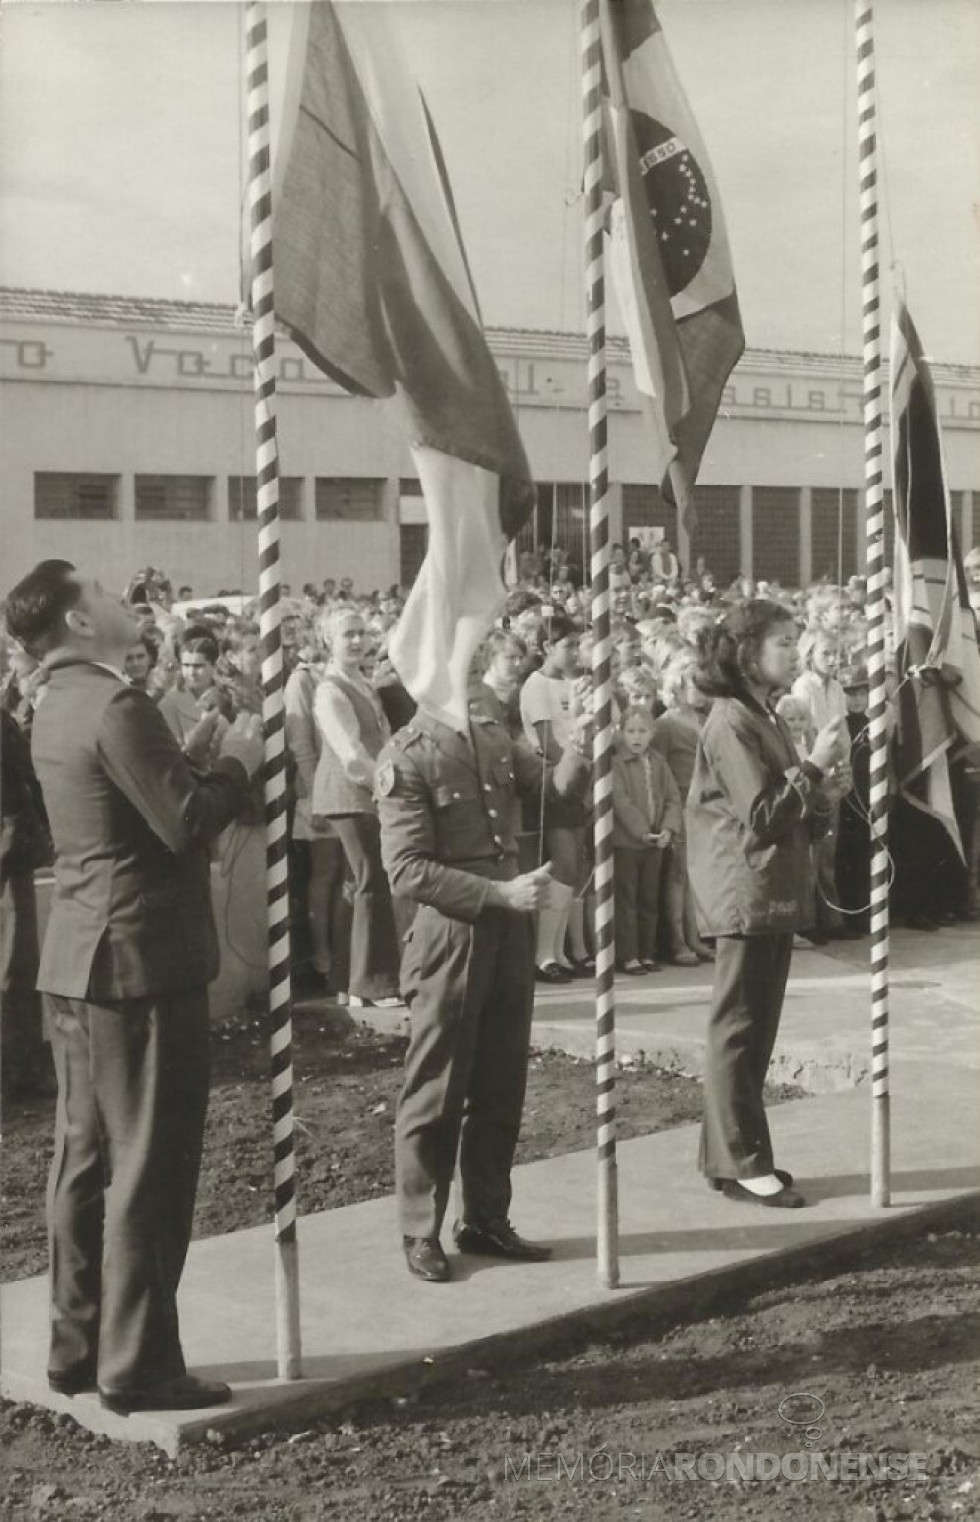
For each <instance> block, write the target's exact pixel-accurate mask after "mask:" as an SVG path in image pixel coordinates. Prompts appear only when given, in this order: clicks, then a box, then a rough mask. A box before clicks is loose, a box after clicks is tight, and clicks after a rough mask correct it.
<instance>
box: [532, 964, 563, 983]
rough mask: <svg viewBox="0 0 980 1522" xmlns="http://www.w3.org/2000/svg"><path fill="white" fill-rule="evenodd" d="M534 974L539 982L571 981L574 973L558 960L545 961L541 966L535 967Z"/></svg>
mask: <svg viewBox="0 0 980 1522" xmlns="http://www.w3.org/2000/svg"><path fill="white" fill-rule="evenodd" d="M534 976H535V977H536V978H537V980H538V982H539V983H570V982H571V981H572V974H571V973H570V972H566V971H565V969H564V967H560V966H559V964H558V963H557V962H545V963H543V965H542V966H541V967H536V968H535V969H534Z"/></svg>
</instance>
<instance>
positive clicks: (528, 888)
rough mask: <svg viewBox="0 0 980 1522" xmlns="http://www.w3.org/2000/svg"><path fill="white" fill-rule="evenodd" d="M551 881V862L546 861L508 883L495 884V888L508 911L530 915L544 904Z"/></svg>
mask: <svg viewBox="0 0 980 1522" xmlns="http://www.w3.org/2000/svg"><path fill="white" fill-rule="evenodd" d="M553 881H554V879H553V878H552V876H551V862H550V861H546V862H545V864H544V866H543V867H538V868H537V870H536V871H534V872H523V873H522V874H521V876H520V877H515V878H514V879H513V880H512V881H511V882H509V883H497V884H496V888H497V891H498V892H499V893H500V894H501V896H502V897H503V899H504V902H505V904H506V906H507V908H508V909H513V910H515V911H516V912H517V913H518V914H531V913H532V912H533V911H534V910H535V909H540V908H541V906H542V905H543V904H544V903H545V901H546V899H547V897H548V890H549V888H550V887H551V884H552V882H553Z"/></svg>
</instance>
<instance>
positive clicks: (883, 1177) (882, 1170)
mask: <svg viewBox="0 0 980 1522" xmlns="http://www.w3.org/2000/svg"><path fill="white" fill-rule="evenodd" d="M890 1157H891V1095H890V1094H878V1095H875V1097H874V1098H873V1099H872V1101H871V1204H872V1207H873V1209H875V1210H887V1208H888V1206H889V1205H890V1204H891V1202H892V1195H891V1170H890V1168H889V1158H890Z"/></svg>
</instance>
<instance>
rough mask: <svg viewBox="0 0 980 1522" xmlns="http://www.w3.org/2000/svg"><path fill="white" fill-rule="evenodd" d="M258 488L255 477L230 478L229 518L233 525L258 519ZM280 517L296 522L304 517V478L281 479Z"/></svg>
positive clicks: (288, 477) (287, 477) (283, 477)
mask: <svg viewBox="0 0 980 1522" xmlns="http://www.w3.org/2000/svg"><path fill="white" fill-rule="evenodd" d="M258 515H259V514H258V505H257V487H256V483H255V477H254V476H229V477H228V516H229V517H230V518H231V521H232V523H240V522H241V521H242V520H243V519H244V520H245V521H246V522H247V523H248V522H254V520H255V519H256V518H258ZM279 516H280V518H286V519H289V520H290V521H294V520H296V519H298V518H302V516H303V478H302V476H280V477H279Z"/></svg>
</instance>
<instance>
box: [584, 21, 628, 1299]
mask: <svg viewBox="0 0 980 1522" xmlns="http://www.w3.org/2000/svg"><path fill="white" fill-rule="evenodd" d="M581 15H582V106H583V118H582V131H583V147H584V166H585V173H584V183H585V293H586V331H587V336H588V342H589V379H588V389H589V509H590V512H589V519H590V527H591V536H592V631H593V636H594V645H593V652H592V671H593V679H594V685H595V731H596V733H595V763H594V769H593V780H594V794H595V929H596V1084H597V1120H598V1149H599V1156H598V1164H599V1179H598V1226H597V1234H596V1237H597V1271H598V1275H599V1280H600V1282H601V1283H603V1284H605V1285H607V1286H608V1287H609V1288H614V1287H615V1286H616V1285H617V1284H618V1283H619V1224H618V1217H619V1201H618V1188H617V1172H616V1006H615V995H614V992H613V968H614V959H615V953H616V948H615V943H614V939H613V849H612V829H613V806H612V664H611V659H610V657H611V653H612V641H611V639H610V632H609V453H608V441H607V425H606V290H605V279H604V274H603V247H602V240H603V182H602V32H601V18H600V0H582V11H581Z"/></svg>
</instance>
